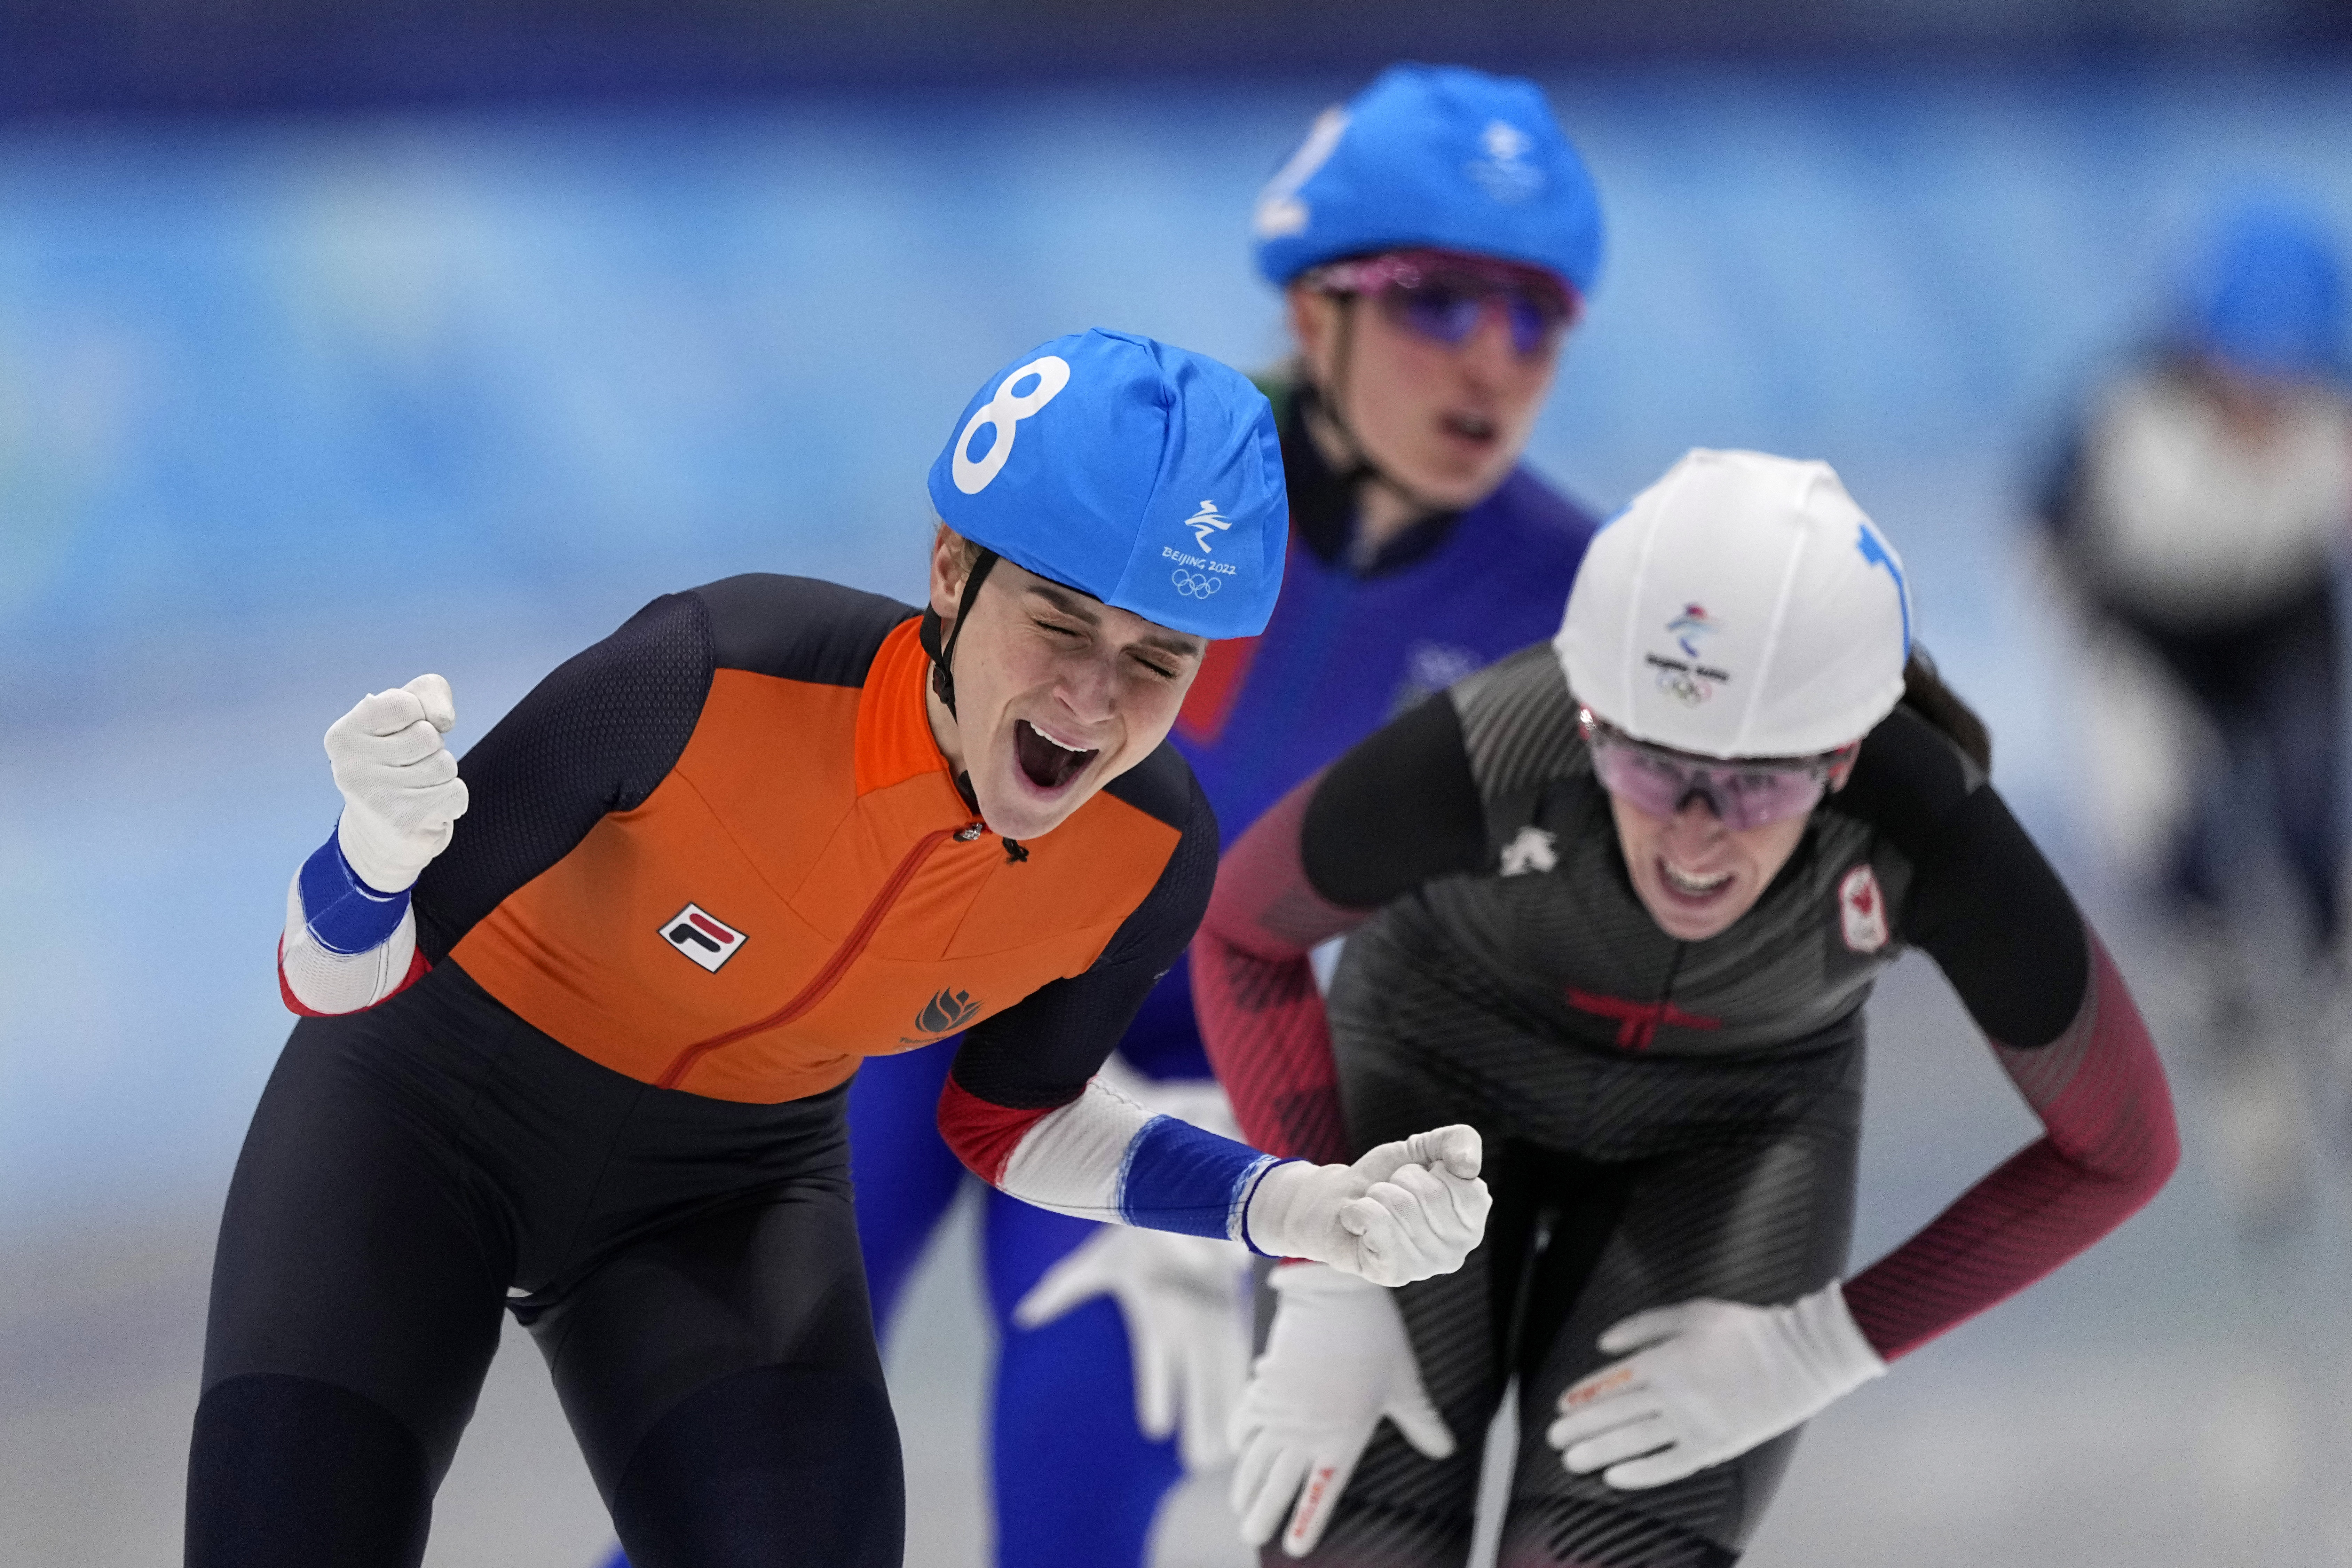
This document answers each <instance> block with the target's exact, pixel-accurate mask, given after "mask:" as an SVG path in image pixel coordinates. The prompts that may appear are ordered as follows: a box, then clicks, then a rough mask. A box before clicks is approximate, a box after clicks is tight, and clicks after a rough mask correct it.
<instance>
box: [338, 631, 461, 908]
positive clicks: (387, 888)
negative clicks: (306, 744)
mask: <svg viewBox="0 0 2352 1568" xmlns="http://www.w3.org/2000/svg"><path fill="white" fill-rule="evenodd" d="M456 724H457V700H455V699H454V698H453V697H451V696H450V694H449V683H448V682H447V681H446V680H444V679H441V678H440V677H439V676H437V675H420V676H418V677H417V678H416V679H414V680H412V681H410V682H409V683H408V684H407V685H405V686H403V687H400V688H398V689H394V690H391V691H379V692H377V693H375V694H374V695H373V696H371V697H367V698H363V699H362V700H361V701H360V702H359V704H358V705H357V706H355V707H354V708H352V710H351V711H350V712H348V713H346V714H344V715H343V716H342V717H341V718H340V719H338V720H336V721H334V723H333V725H332V726H331V727H330V728H329V729H328V731H327V761H328V763H329V764H330V765H331V767H332V768H333V769H334V772H335V787H336V788H337V789H339V790H341V791H342V792H343V815H342V819H341V822H339V823H338V824H337V825H336V828H335V834H336V837H337V839H338V840H339V841H340V842H341V845H342V848H343V858H344V859H346V860H348V861H350V862H351V863H352V870H354V871H356V872H358V873H359V878H360V880H361V881H362V882H365V883H366V884H367V885H368V886H369V887H371V888H373V889H375V890H376V891H377V892H379V893H397V892H399V891H400V890H401V889H404V888H406V887H407V886H409V884H411V883H412V882H415V880H416V878H417V875H418V873H420V872H421V871H423V870H424V869H425V865H426V864H427V863H428V862H429V861H431V860H432V858H433V857H435V856H436V855H438V854H440V853H441V851H442V850H444V849H446V848H447V847H448V845H449V835H450V833H451V832H452V830H453V827H452V825H453V824H455V823H456V822H457V818H459V817H461V816H465V815H466V781H465V780H463V779H461V778H459V777H458V776H457V758H455V757H453V756H451V755H450V754H449V748H448V747H447V746H446V745H444V744H443V743H442V742H441V737H442V736H443V735H444V734H446V733H447V732H448V731H450V730H451V729H452V728H454V727H455V726H456Z"/></svg>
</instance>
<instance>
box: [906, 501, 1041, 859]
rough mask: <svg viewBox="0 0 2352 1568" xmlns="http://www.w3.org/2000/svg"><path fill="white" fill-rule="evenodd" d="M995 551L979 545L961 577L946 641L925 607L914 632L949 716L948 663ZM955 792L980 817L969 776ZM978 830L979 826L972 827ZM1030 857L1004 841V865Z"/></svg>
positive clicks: (951, 681)
mask: <svg viewBox="0 0 2352 1568" xmlns="http://www.w3.org/2000/svg"><path fill="white" fill-rule="evenodd" d="M996 560H997V556H996V552H995V551H993V550H991V549H989V548H988V547H987V546H986V545H982V546H981V551H980V554H979V555H978V556H977V557H976V558H975V559H974V560H973V561H972V563H971V572H970V573H969V574H967V575H966V576H965V577H964V580H963V593H962V594H961V595H960V596H959V597H958V598H957V600H956V615H955V624H954V625H953V626H950V627H948V629H947V632H948V635H947V641H946V642H944V643H942V642H941V641H940V613H939V612H938V611H937V610H934V609H931V608H929V606H928V605H927V606H925V608H924V610H923V624H922V625H921V626H918V627H917V628H916V629H915V637H916V640H918V641H919V642H920V643H921V644H922V645H923V651H924V652H925V653H927V654H929V655H930V656H931V689H932V690H933V691H935V692H937V693H939V699H940V702H941V703H942V704H943V705H944V706H945V707H946V709H947V710H948V717H950V718H953V717H955V710H956V704H955V676H954V675H953V674H951V673H950V671H949V669H948V660H950V658H954V657H955V645H956V639H957V638H958V637H961V636H963V626H964V622H965V621H967V620H969V619H971V602H972V601H973V600H974V599H976V598H978V597H979V596H980V585H981V584H982V582H983V581H984V580H985V579H986V578H987V576H988V573H989V568H991V567H992V566H994V565H995V564H996ZM955 786H956V793H957V794H958V795H961V796H963V803H964V805H968V806H970V807H971V814H972V815H973V816H979V815H980V797H979V796H978V795H974V794H972V791H971V773H970V772H969V771H968V770H960V771H959V772H958V773H956V776H955ZM973 826H974V827H975V828H977V826H978V824H974V825H973ZM1028 858H1029V851H1028V850H1026V849H1024V848H1023V847H1021V846H1020V845H1019V844H1017V843H1015V842H1014V841H1013V840H1012V839H1010V838H1008V839H1006V840H1005V841H1004V860H1005V864H1007V865H1011V866H1017V865H1019V864H1020V863H1021V862H1022V861H1024V860H1026V859H1028Z"/></svg>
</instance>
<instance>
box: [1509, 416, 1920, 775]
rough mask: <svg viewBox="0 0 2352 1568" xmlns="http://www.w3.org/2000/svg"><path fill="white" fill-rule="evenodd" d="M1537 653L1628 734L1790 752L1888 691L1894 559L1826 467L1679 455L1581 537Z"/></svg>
mask: <svg viewBox="0 0 2352 1568" xmlns="http://www.w3.org/2000/svg"><path fill="white" fill-rule="evenodd" d="M1552 646H1553V647H1555V648H1557V649H1558V650H1559V659H1560V663H1561V664H1562V665H1563V666H1564V667H1565V668H1567V670H1568V684H1569V689H1570V690H1572V691H1573V692H1575V693H1576V696H1577V699H1578V700H1580V701H1581V702H1582V703H1583V704H1584V705H1585V706H1587V707H1589V708H1591V710H1592V711H1593V712H1594V713H1595V714H1596V715H1598V716H1599V717H1601V718H1602V719H1606V720H1607V721H1609V722H1610V723H1612V724H1614V725H1615V726H1616V727H1617V728H1618V729H1620V730H1622V731H1625V732H1626V733H1627V734H1629V735H1632V736H1633V737H1634V738H1635V739H1637V740H1643V741H1648V742H1652V743H1654V744H1656V745H1661V746H1671V747H1673V748H1674V749H1675V750H1676V751H1680V752H1697V753H1699V754H1700V755H1703V756H1710V757H1796V756H1810V755H1812V754H1814V753H1816V752H1827V751H1832V750H1834V749H1835V748H1837V747H1839V746H1843V745H1844V744H1845V743H1846V742H1849V741H1854V740H1859V739H1860V738H1861V737H1862V736H1863V735H1864V733H1866V732H1867V731H1869V730H1870V729H1871V727H1872V726H1873V725H1874V724H1876V723H1877V722H1878V721H1880V720H1881V719H1884V718H1885V716H1886V715H1887V714H1888V713H1889V712H1890V711H1892V710H1893V709H1894V707H1895V703H1896V702H1897V701H1898V700H1900V699H1901V698H1902V696H1903V666H1904V663H1905V661H1906V659H1907V658H1909V657H1910V651H1911V597H1910V592H1909V590H1908V589H1907V588H1906V585H1905V584H1904V581H1903V562H1902V559H1901V558H1900V557H1899V556H1897V555H1896V554H1895V552H1894V551H1893V550H1892V549H1891V548H1889V547H1888V545H1887V543H1886V541H1885V539H1884V538H1882V537H1881V536H1880V534H1879V532H1878V530H1877V529H1876V528H1875V527H1874V526H1873V525H1872V523H1871V521H1870V519H1869V518H1867V517H1865V516H1864V515H1863V510H1862V509H1861V508H1860V507H1858V506H1856V505H1854V503H1853V498H1852V497H1851V496H1848V495H1847V494H1846V493H1845V487H1844V486H1843V485H1842V484H1840V483H1839V482H1838V477H1837V474H1836V473H1835V472H1834V471H1833V470H1832V468H1830V466H1829V465H1828V464H1827V463H1817V462H1799V461H1797V460H1796V459H1794V458H1775V457H1771V456H1769V455H1767V454H1765V453H1762V452H1715V451H1708V450H1706V448H1704V447H1698V448H1694V449H1693V450H1691V451H1690V452H1687V453H1685V455H1684V457H1683V458H1682V460H1681V461H1680V462H1677V463H1676V464H1675V466H1674V467H1673V468H1668V469H1667V470H1666V472H1665V475H1664V478H1662V479H1659V480H1658V482H1657V483H1655V484H1654V485H1652V486H1651V487H1650V488H1649V489H1645V490H1643V492H1642V493H1641V494H1640V495H1638V496H1635V497H1634V498H1633V504H1632V505H1630V506H1628V507H1627V508H1626V509H1625V510H1623V511H1622V512H1621V513H1620V514H1619V515H1618V516H1617V517H1616V518H1615V520H1613V521H1612V522H1611V523H1610V524H1609V525H1608V526H1607V527H1606V528H1603V529H1602V530H1601V531H1600V532H1599V533H1598V534H1596V535H1595V536H1594V537H1593V541H1592V546H1591V549H1590V550H1588V551H1587V552H1585V556H1584V564H1583V565H1582V566H1581V567H1580V568H1579V569H1578V571H1577V574H1576V586H1575V588H1574V589H1573V590H1571V591H1570V594H1569V597H1568V614H1567V616H1566V617H1565V618H1564V619H1563V620H1562V621H1561V623H1560V628H1559V637H1555V638H1554V639H1553V643H1552Z"/></svg>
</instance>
